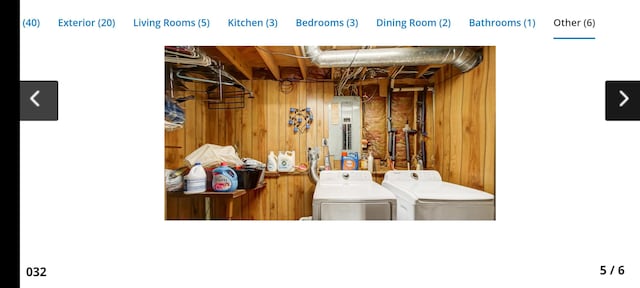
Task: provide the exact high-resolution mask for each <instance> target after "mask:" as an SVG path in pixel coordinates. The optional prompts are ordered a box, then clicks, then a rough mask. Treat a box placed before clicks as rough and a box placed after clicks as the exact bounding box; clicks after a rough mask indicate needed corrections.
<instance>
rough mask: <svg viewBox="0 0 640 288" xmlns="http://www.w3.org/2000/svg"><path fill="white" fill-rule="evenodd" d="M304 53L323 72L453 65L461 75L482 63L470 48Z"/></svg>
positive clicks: (315, 49)
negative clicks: (323, 70) (357, 68)
mask: <svg viewBox="0 0 640 288" xmlns="http://www.w3.org/2000/svg"><path fill="white" fill-rule="evenodd" d="M302 51H304V53H305V55H306V56H307V57H310V58H311V62H313V63H314V64H316V65H317V66H318V67H320V68H330V67H365V66H375V67H383V66H402V65H405V66H416V65H428V64H451V65H453V66H455V67H456V68H458V69H459V70H460V71H462V72H467V71H469V70H471V69H473V68H474V67H476V66H478V64H480V62H482V54H481V53H478V52H476V51H474V50H472V49H470V48H467V47H444V46H443V47H399V48H374V49H351V50H327V51H324V50H322V49H320V46H303V50H302Z"/></svg>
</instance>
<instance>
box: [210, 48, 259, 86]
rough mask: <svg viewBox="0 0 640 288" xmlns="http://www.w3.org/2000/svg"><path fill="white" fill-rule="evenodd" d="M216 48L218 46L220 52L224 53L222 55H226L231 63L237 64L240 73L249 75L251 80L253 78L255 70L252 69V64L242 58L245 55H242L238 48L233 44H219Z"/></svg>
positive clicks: (248, 77)
mask: <svg viewBox="0 0 640 288" xmlns="http://www.w3.org/2000/svg"><path fill="white" fill-rule="evenodd" d="M216 48H218V51H220V53H222V55H224V57H225V58H227V60H229V62H231V64H232V65H233V66H235V67H236V69H238V71H240V73H242V75H244V76H245V77H247V79H249V80H251V79H253V70H252V69H251V65H249V64H248V63H246V62H245V61H243V60H242V59H244V58H245V57H242V54H241V53H240V52H239V51H238V49H236V48H234V47H231V46H217V47H216Z"/></svg>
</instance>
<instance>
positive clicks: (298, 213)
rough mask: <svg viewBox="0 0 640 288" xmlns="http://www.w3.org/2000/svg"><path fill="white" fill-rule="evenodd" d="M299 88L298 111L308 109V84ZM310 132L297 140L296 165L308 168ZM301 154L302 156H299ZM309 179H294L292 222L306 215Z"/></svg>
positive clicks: (302, 84)
mask: <svg viewBox="0 0 640 288" xmlns="http://www.w3.org/2000/svg"><path fill="white" fill-rule="evenodd" d="M296 85H297V86H298V87H297V88H298V95H297V98H298V109H306V107H307V84H306V83H305V82H298V83H297V84H296ZM310 130H311V129H309V130H306V128H305V130H304V133H298V135H297V140H298V149H297V151H296V158H298V162H296V165H297V164H299V163H307V167H308V166H309V159H308V157H307V151H308V146H307V145H309V143H308V139H307V136H309V131H310ZM298 154H300V155H298ZM307 179H308V177H307V176H306V175H300V176H297V177H295V178H294V183H293V187H294V208H295V209H294V216H293V218H292V219H291V220H296V219H299V218H300V217H302V214H303V213H304V191H305V188H306V186H307V184H306V183H307Z"/></svg>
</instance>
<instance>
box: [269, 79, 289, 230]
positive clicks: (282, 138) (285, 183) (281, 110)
mask: <svg viewBox="0 0 640 288" xmlns="http://www.w3.org/2000/svg"><path fill="white" fill-rule="evenodd" d="M276 86H278V85H276ZM278 87H279V88H281V87H280V86H278ZM288 91H289V90H286V89H278V94H277V95H278V104H279V105H278V109H277V110H276V111H275V112H274V114H276V115H278V122H277V126H276V127H273V129H275V130H276V131H278V132H279V134H280V135H279V137H278V147H279V150H281V151H283V152H284V151H288V150H292V148H293V147H292V146H293V145H291V144H290V143H291V141H292V140H291V139H290V137H292V136H293V128H292V127H289V125H288V124H287V119H288V117H289V105H290V102H289V101H288V97H290V96H291V95H290V94H291V93H294V91H291V92H288ZM283 175H284V176H281V177H280V178H278V205H277V206H278V219H279V220H287V219H288V218H289V187H291V185H290V183H289V182H290V180H291V177H287V175H286V174H283Z"/></svg>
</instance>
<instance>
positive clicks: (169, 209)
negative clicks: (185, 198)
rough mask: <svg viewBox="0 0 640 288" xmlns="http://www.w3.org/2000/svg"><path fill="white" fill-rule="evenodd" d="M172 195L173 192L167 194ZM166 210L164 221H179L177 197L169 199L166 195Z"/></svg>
mask: <svg viewBox="0 0 640 288" xmlns="http://www.w3.org/2000/svg"><path fill="white" fill-rule="evenodd" d="M167 193H171V192H167ZM164 199H165V210H164V213H165V214H164V219H166V220H175V219H178V201H177V200H176V198H175V197H169V195H166V193H165V197H164Z"/></svg>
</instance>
